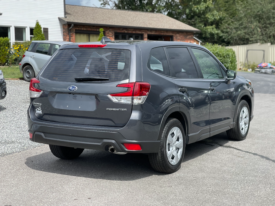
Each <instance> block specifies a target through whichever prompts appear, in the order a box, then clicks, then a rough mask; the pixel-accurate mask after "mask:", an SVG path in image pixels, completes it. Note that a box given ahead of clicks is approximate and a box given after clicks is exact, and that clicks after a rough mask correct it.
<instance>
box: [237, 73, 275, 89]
mask: <svg viewBox="0 0 275 206" xmlns="http://www.w3.org/2000/svg"><path fill="white" fill-rule="evenodd" d="M238 75H239V76H243V77H245V78H247V79H249V80H251V81H252V84H253V87H254V90H255V93H262V94H275V75H269V74H255V73H249V72H238Z"/></svg>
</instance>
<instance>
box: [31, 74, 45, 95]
mask: <svg viewBox="0 0 275 206" xmlns="http://www.w3.org/2000/svg"><path fill="white" fill-rule="evenodd" d="M39 83H40V81H39V80H38V79H36V78H32V79H31V81H30V88H29V90H30V98H37V97H40V95H41V94H42V92H43V91H42V90H40V89H37V87H38V84H39Z"/></svg>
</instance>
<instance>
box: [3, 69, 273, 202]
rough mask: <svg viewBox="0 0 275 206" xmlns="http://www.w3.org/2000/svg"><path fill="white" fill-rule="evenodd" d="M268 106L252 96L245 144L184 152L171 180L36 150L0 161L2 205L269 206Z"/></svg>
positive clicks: (145, 167) (129, 162)
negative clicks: (67, 158) (252, 111)
mask: <svg viewBox="0 0 275 206" xmlns="http://www.w3.org/2000/svg"><path fill="white" fill-rule="evenodd" d="M242 75H243V76H246V75H250V74H248V73H245V74H242ZM255 75H258V74H255ZM246 78H248V77H246ZM255 78H256V79H257V78H258V76H257V77H255ZM250 79H251V80H252V81H253V84H254V85H257V83H256V81H254V80H253V79H252V78H250ZM274 84H275V81H274ZM274 86H275V85H273V88H275V87H274ZM255 90H256V89H255ZM274 102H275V94H261V93H257V94H256V98H255V113H254V114H255V118H254V120H253V121H252V122H251V128H250V132H249V135H248V137H247V139H246V140H245V141H242V142H237V141H228V139H227V137H226V135H225V133H223V134H220V135H217V136H215V137H212V138H209V139H207V140H204V141H201V142H198V143H194V144H191V145H188V146H187V151H186V156H185V159H184V161H183V163H182V168H181V170H179V171H178V172H176V173H174V174H171V175H162V174H159V173H156V172H154V171H153V170H152V169H151V168H150V165H149V162H148V159H147V157H146V156H145V155H134V154H131V155H130V154H128V155H124V156H118V155H113V154H109V153H106V152H97V151H91V150H87V151H85V152H84V154H83V155H82V156H81V157H80V158H79V159H77V160H75V161H62V160H59V159H57V158H55V157H54V156H52V155H51V153H50V152H49V149H48V147H47V146H41V147H37V148H34V149H30V150H26V151H22V152H20V153H15V154H11V155H7V156H4V157H0V180H1V181H0V205H107V204H108V205H275V196H274V188H275V175H274V171H275V152H274V148H275V141H274V135H273V134H274V132H275V127H274V124H275V119H274V116H275V106H274ZM22 115H23V113H22ZM24 115H25V114H24ZM1 121H2V119H1ZM22 138H25V137H22Z"/></svg>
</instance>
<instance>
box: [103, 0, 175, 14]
mask: <svg viewBox="0 0 275 206" xmlns="http://www.w3.org/2000/svg"><path fill="white" fill-rule="evenodd" d="M100 1H101V2H102V3H101V5H102V6H108V7H111V8H115V9H123V10H132V11H145V12H162V10H163V9H164V7H165V2H166V1H165V0H100ZM172 1H173V0H172Z"/></svg>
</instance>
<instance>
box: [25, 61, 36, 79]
mask: <svg viewBox="0 0 275 206" xmlns="http://www.w3.org/2000/svg"><path fill="white" fill-rule="evenodd" d="M34 76H35V74H34V70H33V68H32V66H30V65H27V66H25V67H24V69H23V77H24V80H25V81H27V82H30V81H31V79H32V78H34Z"/></svg>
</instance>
